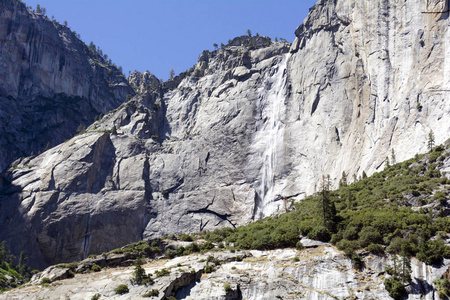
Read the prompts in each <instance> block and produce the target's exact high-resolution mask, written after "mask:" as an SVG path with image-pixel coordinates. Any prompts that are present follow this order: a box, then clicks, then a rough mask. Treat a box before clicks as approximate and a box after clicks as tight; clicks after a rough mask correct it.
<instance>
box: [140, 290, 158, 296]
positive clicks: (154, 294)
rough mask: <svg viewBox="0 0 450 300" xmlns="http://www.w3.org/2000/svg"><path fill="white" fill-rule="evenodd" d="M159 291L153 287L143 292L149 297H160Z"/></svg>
mask: <svg viewBox="0 0 450 300" xmlns="http://www.w3.org/2000/svg"><path fill="white" fill-rule="evenodd" d="M158 296H159V291H158V290H157V289H152V290H151V291H148V292H147V293H145V294H143V295H142V297H144V298H149V297H158Z"/></svg>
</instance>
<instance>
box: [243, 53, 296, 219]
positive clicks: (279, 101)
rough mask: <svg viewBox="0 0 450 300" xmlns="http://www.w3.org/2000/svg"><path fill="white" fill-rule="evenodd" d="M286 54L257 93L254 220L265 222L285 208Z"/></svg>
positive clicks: (271, 70)
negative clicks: (265, 218)
mask: <svg viewBox="0 0 450 300" xmlns="http://www.w3.org/2000/svg"><path fill="white" fill-rule="evenodd" d="M287 58H288V54H285V55H283V56H282V57H280V60H279V62H278V64H277V65H276V66H274V67H272V68H271V69H270V71H269V72H266V74H265V77H264V79H263V82H262V85H261V87H260V88H259V89H258V103H257V106H258V109H257V112H258V114H259V116H258V119H257V121H256V128H257V131H256V133H255V137H254V141H253V145H252V147H253V151H252V152H253V155H252V156H253V158H251V159H255V160H256V161H258V162H259V166H260V169H259V174H258V179H257V182H256V186H255V190H256V193H257V195H258V199H259V201H258V202H257V207H256V211H255V217H256V218H264V217H265V216H268V215H271V214H272V213H274V212H276V211H277V210H278V209H279V208H282V206H283V205H284V204H283V202H280V201H277V200H281V198H280V197H279V196H280V195H282V190H283V188H284V186H285V184H284V180H283V179H282V173H283V164H284V162H283V158H284V128H285V124H284V118H285V109H286V108H285V103H284V102H285V98H286V66H287V61H288V59H287Z"/></svg>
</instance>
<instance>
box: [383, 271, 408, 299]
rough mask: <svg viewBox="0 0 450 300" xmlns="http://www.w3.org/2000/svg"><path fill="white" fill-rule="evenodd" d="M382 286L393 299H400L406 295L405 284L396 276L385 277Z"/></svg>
mask: <svg viewBox="0 0 450 300" xmlns="http://www.w3.org/2000/svg"><path fill="white" fill-rule="evenodd" d="M384 286H385V287H386V290H387V291H388V292H389V296H391V297H392V298H394V299H395V300H402V299H403V297H404V296H405V295H406V289H405V286H404V285H403V283H402V282H401V280H400V279H399V278H398V277H397V276H392V277H391V278H388V279H385V280H384Z"/></svg>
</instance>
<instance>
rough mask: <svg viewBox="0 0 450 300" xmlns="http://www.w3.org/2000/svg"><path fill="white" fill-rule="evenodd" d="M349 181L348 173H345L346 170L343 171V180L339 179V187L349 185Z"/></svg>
mask: <svg viewBox="0 0 450 300" xmlns="http://www.w3.org/2000/svg"><path fill="white" fill-rule="evenodd" d="M347 185H348V182H347V174H346V173H345V171H342V177H341V180H339V187H343V186H347Z"/></svg>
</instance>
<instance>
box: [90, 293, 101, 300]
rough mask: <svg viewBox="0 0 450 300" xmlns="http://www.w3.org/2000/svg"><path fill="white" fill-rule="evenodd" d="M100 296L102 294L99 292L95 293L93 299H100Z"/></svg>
mask: <svg viewBox="0 0 450 300" xmlns="http://www.w3.org/2000/svg"><path fill="white" fill-rule="evenodd" d="M100 296H101V295H100V294H98V293H97V294H95V295H94V296H92V297H91V300H98V299H100Z"/></svg>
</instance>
